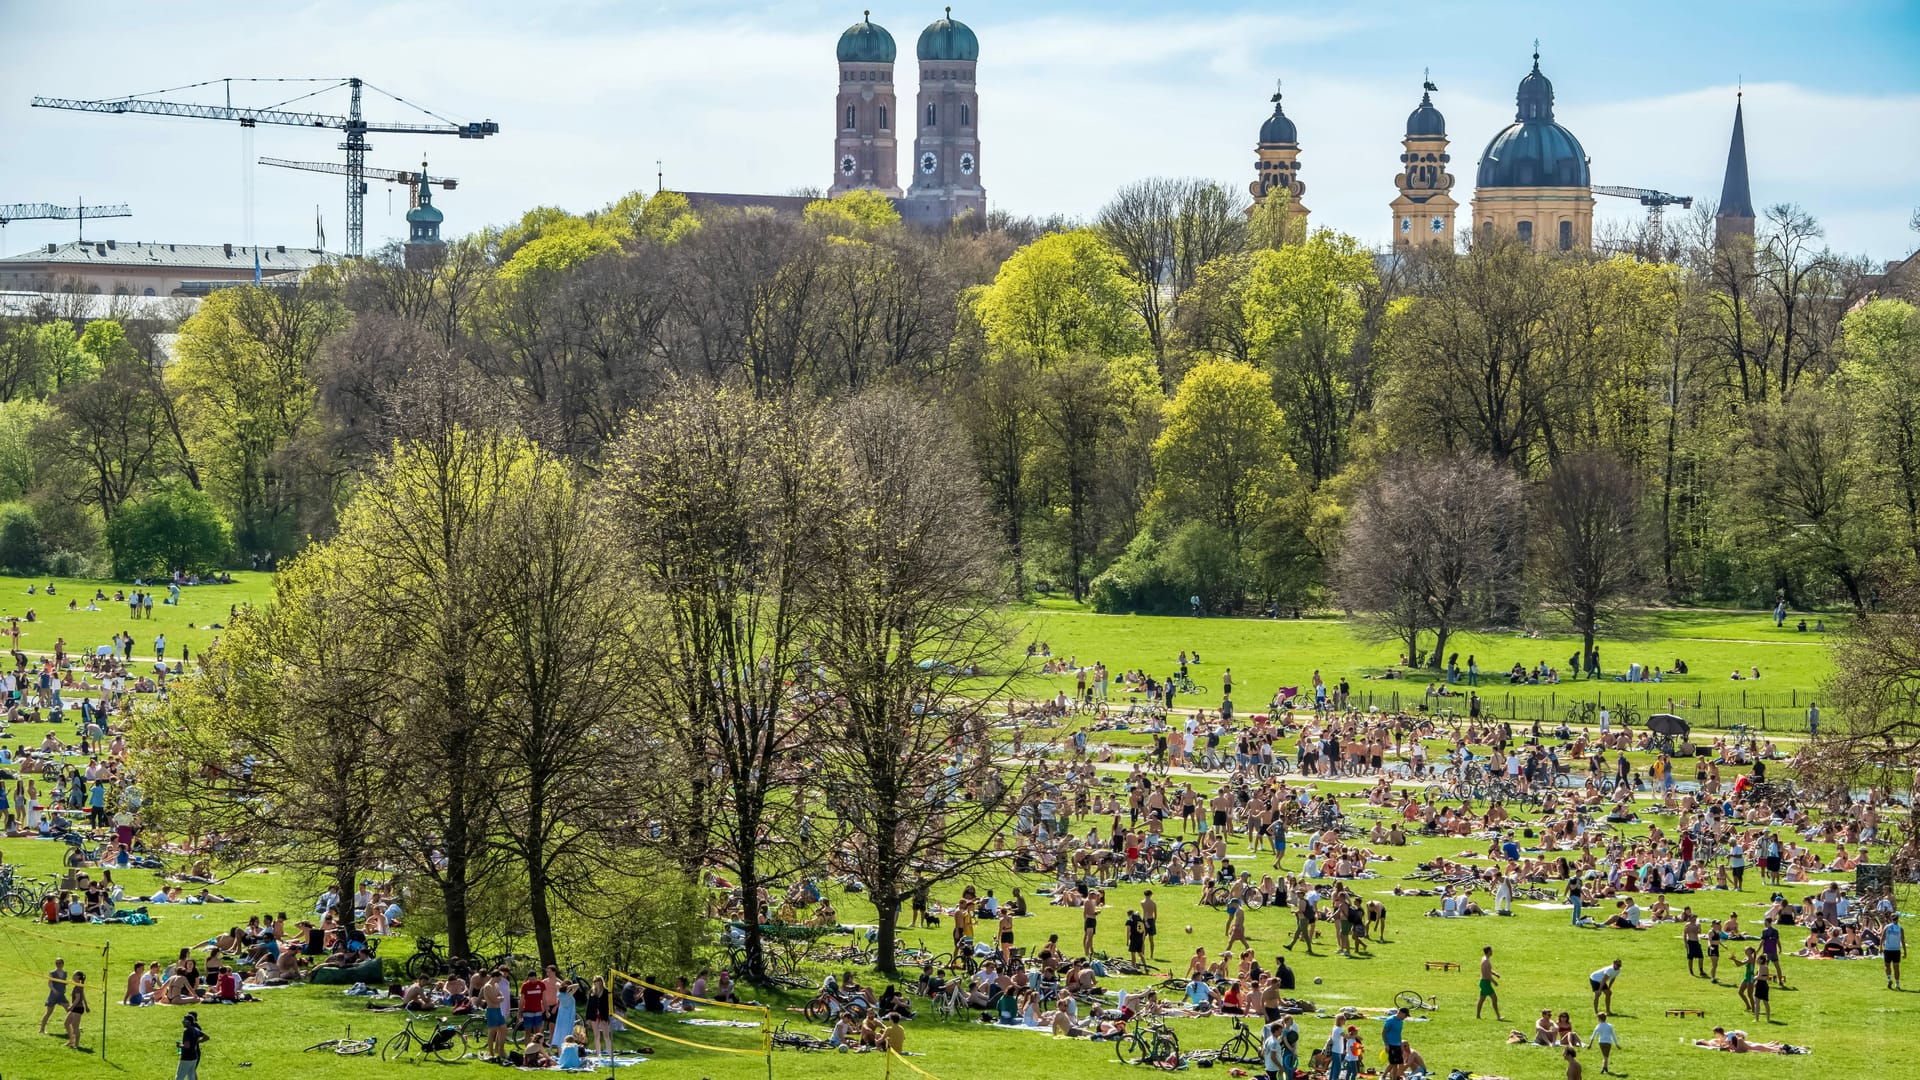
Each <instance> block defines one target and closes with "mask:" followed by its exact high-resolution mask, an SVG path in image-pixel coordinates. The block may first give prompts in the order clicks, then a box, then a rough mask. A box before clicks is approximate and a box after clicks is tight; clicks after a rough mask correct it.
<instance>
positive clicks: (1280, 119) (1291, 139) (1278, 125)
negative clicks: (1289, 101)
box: [1260, 90, 1300, 146]
mask: <svg viewBox="0 0 1920 1080" xmlns="http://www.w3.org/2000/svg"><path fill="white" fill-rule="evenodd" d="M1272 100H1273V115H1272V116H1269V117H1267V122H1266V123H1264V124H1261V125H1260V145H1262V146H1290V145H1293V144H1296V143H1298V142H1299V141H1300V130H1299V129H1298V128H1296V127H1294V126H1293V121H1292V120H1291V119H1290V118H1289V117H1288V116H1287V114H1286V111H1285V110H1283V109H1282V108H1281V107H1280V91H1278V90H1275V91H1274V92H1273V99H1272Z"/></svg>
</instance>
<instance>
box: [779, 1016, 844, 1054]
mask: <svg viewBox="0 0 1920 1080" xmlns="http://www.w3.org/2000/svg"><path fill="white" fill-rule="evenodd" d="M791 1023H792V1021H791V1020H782V1021H780V1026H779V1027H778V1028H775V1029H774V1032H773V1034H772V1035H771V1036H769V1038H770V1039H771V1041H772V1042H773V1045H775V1046H778V1047H782V1048H783V1049H787V1050H827V1049H831V1047H829V1046H828V1045H827V1040H825V1039H822V1038H820V1037H819V1036H817V1035H809V1034H807V1033H806V1032H804V1031H793V1030H791V1029H790V1027H789V1026H788V1025H790V1024H791Z"/></svg>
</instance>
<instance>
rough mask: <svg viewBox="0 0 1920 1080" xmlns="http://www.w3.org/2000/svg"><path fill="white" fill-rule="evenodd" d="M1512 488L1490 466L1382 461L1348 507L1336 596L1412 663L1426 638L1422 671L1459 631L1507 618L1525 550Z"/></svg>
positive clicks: (1460, 460)
mask: <svg viewBox="0 0 1920 1080" xmlns="http://www.w3.org/2000/svg"><path fill="white" fill-rule="evenodd" d="M1525 540H1526V537H1525V519H1524V514H1523V512H1522V509H1521V502H1520V487H1519V481H1518V480H1516V479H1515V478H1514V477H1513V475H1512V474H1511V473H1510V472H1508V471H1507V470H1506V469H1504V468H1502V467H1501V466H1500V465H1498V464H1496V463H1494V462H1492V461H1489V460H1487V459H1485V458H1475V457H1469V456H1466V455H1457V456H1453V457H1446V458H1440V459H1436V460H1414V459H1409V458H1398V459H1393V460H1390V461H1388V462H1387V464H1386V465H1385V466H1384V467H1383V468H1382V469H1381V473H1380V475H1379V476H1378V477H1376V478H1375V479H1374V481H1373V483H1372V484H1370V485H1368V487H1367V488H1366V489H1364V490H1363V492H1362V494H1361V496H1360V499H1359V501H1358V502H1357V503H1356V506H1355V511H1354V513H1353V515H1352V518H1351V523H1350V524H1349V526H1348V528H1347V533H1346V536H1345V538H1344V540H1343V542H1342V543H1341V548H1340V556H1339V562H1338V567H1339V572H1338V577H1339V581H1340V590H1341V595H1342V597H1343V602H1344V603H1346V605H1347V606H1348V607H1349V608H1352V609H1354V610H1356V611H1360V612H1363V613H1365V614H1366V616H1367V622H1368V623H1369V624H1370V625H1372V626H1373V627H1374V628H1375V631H1376V633H1378V634H1380V635H1381V636H1382V637H1388V638H1392V639H1395V640H1399V641H1404V642H1406V643H1407V663H1409V664H1412V663H1414V662H1415V660H1416V659H1417V658H1418V656H1419V635H1420V633H1421V632H1422V631H1426V632H1430V633H1432V634H1433V636H1434V646H1433V656H1432V659H1431V660H1430V665H1438V664H1439V663H1440V662H1441V658H1442V657H1443V656H1444V655H1445V652H1446V648H1447V639H1448V638H1449V637H1451V636H1452V635H1453V634H1454V633H1455V632H1457V631H1460V630H1467V629H1472V628H1474V627H1478V626H1484V625H1488V624H1490V623H1494V622H1498V621H1500V620H1502V619H1504V618H1507V617H1509V616H1510V615H1511V614H1512V606H1513V603H1514V600H1515V597H1516V594H1517V590H1518V586H1519V583H1520V567H1521V559H1522V555H1523V552H1524V549H1525V546H1526V544H1525Z"/></svg>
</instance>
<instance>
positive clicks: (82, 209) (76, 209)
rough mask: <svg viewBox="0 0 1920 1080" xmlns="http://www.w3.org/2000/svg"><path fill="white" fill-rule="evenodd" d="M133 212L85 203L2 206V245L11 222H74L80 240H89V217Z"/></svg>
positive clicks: (124, 214) (0, 211) (0, 206)
mask: <svg viewBox="0 0 1920 1080" xmlns="http://www.w3.org/2000/svg"><path fill="white" fill-rule="evenodd" d="M132 216H133V211H131V210H129V209H127V208H126V207H124V206H88V205H87V204H86V203H85V202H84V201H82V202H81V203H80V205H79V206H55V205H53V204H52V203H43V202H32V203H11V204H5V205H0V245H4V244H5V243H6V240H5V239H4V238H5V236H6V228H7V223H8V222H10V221H73V220H78V221H79V222H80V232H79V238H80V239H82V240H85V239H86V238H87V218H88V217H97V218H103V217H132Z"/></svg>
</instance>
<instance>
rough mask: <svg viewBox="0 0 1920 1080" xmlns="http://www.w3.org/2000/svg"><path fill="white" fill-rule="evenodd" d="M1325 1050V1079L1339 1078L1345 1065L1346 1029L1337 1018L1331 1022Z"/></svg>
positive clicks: (1337, 1079) (1334, 1079) (1350, 1079)
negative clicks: (1331, 1027)
mask: <svg viewBox="0 0 1920 1080" xmlns="http://www.w3.org/2000/svg"><path fill="white" fill-rule="evenodd" d="M1326 1051H1327V1080H1340V1075H1341V1072H1342V1070H1344V1069H1345V1068H1346V1067H1347V1029H1346V1028H1345V1027H1343V1026H1341V1024H1340V1021H1338V1020H1335V1021H1334V1022H1333V1032H1332V1034H1330V1035H1328V1036H1327V1046H1326ZM1349 1080H1352V1078H1349Z"/></svg>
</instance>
